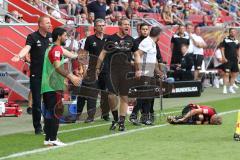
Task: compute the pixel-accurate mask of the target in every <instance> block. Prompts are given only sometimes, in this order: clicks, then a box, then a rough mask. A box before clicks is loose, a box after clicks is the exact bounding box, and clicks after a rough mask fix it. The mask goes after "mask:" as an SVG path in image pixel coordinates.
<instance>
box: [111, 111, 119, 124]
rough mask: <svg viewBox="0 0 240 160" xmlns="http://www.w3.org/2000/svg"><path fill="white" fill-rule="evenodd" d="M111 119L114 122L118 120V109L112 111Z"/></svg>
mask: <svg viewBox="0 0 240 160" xmlns="http://www.w3.org/2000/svg"><path fill="white" fill-rule="evenodd" d="M112 115H113V119H114V121H115V122H117V121H118V111H112Z"/></svg>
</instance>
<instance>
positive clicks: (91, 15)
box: [88, 12, 95, 26]
mask: <svg viewBox="0 0 240 160" xmlns="http://www.w3.org/2000/svg"><path fill="white" fill-rule="evenodd" d="M94 19H95V15H94V13H93V12H90V13H89V14H88V24H90V25H91V26H93V25H94Z"/></svg>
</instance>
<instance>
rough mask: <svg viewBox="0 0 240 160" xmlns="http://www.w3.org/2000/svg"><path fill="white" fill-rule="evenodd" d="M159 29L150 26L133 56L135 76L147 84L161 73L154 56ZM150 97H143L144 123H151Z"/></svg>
mask: <svg viewBox="0 0 240 160" xmlns="http://www.w3.org/2000/svg"><path fill="white" fill-rule="evenodd" d="M160 33H161V29H160V28H159V27H152V29H151V31H150V34H149V36H148V37H147V38H145V39H144V40H142V42H141V43H140V44H139V47H138V50H137V51H136V52H135V53H134V58H135V71H136V72H135V76H136V79H138V80H140V79H141V77H144V78H143V79H144V84H145V85H146V83H148V84H149V82H150V81H149V80H150V79H151V77H153V76H154V72H155V73H156V74H159V75H161V72H160V70H159V66H158V61H157V58H156V55H157V48H156V42H157V41H158V40H159V37H160ZM151 101H152V99H151V98H148V99H144V101H143V102H144V104H143V105H144V108H143V119H142V121H143V122H142V123H144V124H145V125H151V124H152V121H151V118H150V114H149V113H150V108H151Z"/></svg>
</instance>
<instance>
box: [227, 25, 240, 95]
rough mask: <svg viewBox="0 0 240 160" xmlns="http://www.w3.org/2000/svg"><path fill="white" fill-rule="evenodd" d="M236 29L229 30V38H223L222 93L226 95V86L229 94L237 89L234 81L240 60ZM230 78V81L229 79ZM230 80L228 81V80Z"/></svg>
mask: <svg viewBox="0 0 240 160" xmlns="http://www.w3.org/2000/svg"><path fill="white" fill-rule="evenodd" d="M236 33H237V31H236V29H234V28H230V29H229V36H227V37H226V38H224V40H223V53H224V54H223V59H224V61H225V62H226V63H224V72H225V74H224V78H223V83H224V86H223V93H224V94H227V93H228V91H227V85H229V92H230V93H236V91H235V90H234V88H238V86H236V85H235V79H236V78H237V74H238V72H239V68H238V63H239V58H240V50H239V41H238V40H237V39H236ZM229 77H231V79H230V78H229ZM229 79H230V80H229Z"/></svg>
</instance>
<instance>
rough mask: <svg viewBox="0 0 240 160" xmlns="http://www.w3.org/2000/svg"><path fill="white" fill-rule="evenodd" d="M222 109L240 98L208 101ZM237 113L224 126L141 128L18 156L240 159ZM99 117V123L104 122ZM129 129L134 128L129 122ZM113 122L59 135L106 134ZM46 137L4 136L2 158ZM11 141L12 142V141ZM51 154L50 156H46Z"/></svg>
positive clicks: (66, 138)
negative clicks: (116, 135)
mask: <svg viewBox="0 0 240 160" xmlns="http://www.w3.org/2000/svg"><path fill="white" fill-rule="evenodd" d="M203 104H206V105H211V106H214V107H215V108H216V110H217V111H218V112H224V111H229V110H234V109H239V108H240V98H233V99H227V100H221V101H214V102H206V103H203ZM179 109H180V108H175V109H169V110H166V112H168V111H174V110H179ZM236 116H237V114H236V113H231V114H227V115H224V116H223V125H221V126H187V125H184V126H172V125H169V126H164V127H158V128H154V129H149V130H145V131H139V132H135V133H131V134H127V135H121V136H118V137H112V138H108V139H105V140H96V141H92V142H87V143H81V144H75V145H73V146H68V147H65V148H59V149H55V150H51V151H45V152H42V153H38V154H34V155H28V156H25V157H19V158H14V159H21V160H22V159H31V160H32V159H33V160H35V159H36V160H38V159H48V160H51V159H52V160H56V159H64V160H65V159H66V160H71V159H84V160H92V159H93V160H94V159H101V160H102V159H103V160H108V159H109V160H110V159H111V160H112V159H117V160H118V159H119V160H127V159H136V158H137V159H138V160H145V159H167V160H192V159H198V160H201V159H211V160H215V159H216V160H217V159H218V160H226V159H228V160H236V159H239V156H240V152H239V145H240V143H238V142H234V141H233V138H232V137H233V133H234V131H235V128H234V126H235V123H236ZM102 123H104V122H103V121H101V120H99V121H97V122H96V123H94V124H92V125H96V124H102ZM162 123H165V120H163V119H160V118H158V119H157V122H156V125H157V124H162ZM85 126H87V125H86V124H82V123H81V124H70V125H66V126H63V127H61V130H67V129H72V128H78V127H85ZM126 127H127V129H128V130H132V129H136V128H140V127H134V126H132V125H130V124H127V126H126ZM108 128H109V125H105V126H101V127H96V128H90V129H84V130H77V131H73V132H68V133H62V134H59V138H60V139H61V140H62V141H63V142H66V143H67V142H74V141H76V140H84V139H89V138H94V137H100V136H103V135H109V134H113V133H112V132H110V131H109V130H108ZM43 138H44V136H35V135H33V134H32V133H31V132H24V133H19V134H12V135H6V136H0V146H1V149H0V157H2V156H7V155H10V154H13V153H17V152H22V151H28V150H33V149H37V148H43V145H42V143H43ZM10 142H11V143H10ZM45 156H47V157H45Z"/></svg>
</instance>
